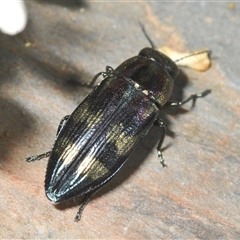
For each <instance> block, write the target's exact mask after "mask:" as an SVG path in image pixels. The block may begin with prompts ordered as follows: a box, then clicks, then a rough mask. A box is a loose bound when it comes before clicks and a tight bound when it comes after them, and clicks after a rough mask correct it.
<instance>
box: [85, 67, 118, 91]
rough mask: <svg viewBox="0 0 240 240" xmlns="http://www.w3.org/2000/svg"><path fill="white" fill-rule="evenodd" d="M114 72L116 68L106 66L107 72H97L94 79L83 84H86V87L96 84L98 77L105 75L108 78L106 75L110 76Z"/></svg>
mask: <svg viewBox="0 0 240 240" xmlns="http://www.w3.org/2000/svg"><path fill="white" fill-rule="evenodd" d="M113 73H114V69H113V68H112V67H110V66H106V71H105V72H100V73H98V74H96V75H95V76H94V77H93V79H92V81H91V82H89V83H86V84H83V86H86V87H93V86H94V83H95V82H96V80H97V79H98V77H99V76H101V75H102V76H103V78H106V77H110V76H112V75H113Z"/></svg>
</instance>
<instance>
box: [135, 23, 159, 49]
mask: <svg viewBox="0 0 240 240" xmlns="http://www.w3.org/2000/svg"><path fill="white" fill-rule="evenodd" d="M139 24H140V27H141V28H142V31H143V34H144V35H145V37H146V38H147V40H148V41H149V43H150V45H151V47H152V49H156V47H155V45H154V43H153V41H152V40H151V38H150V37H149V36H148V34H147V32H146V30H145V28H144V26H143V25H142V23H141V22H140V21H139Z"/></svg>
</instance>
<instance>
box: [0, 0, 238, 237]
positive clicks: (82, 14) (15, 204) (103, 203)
mask: <svg viewBox="0 0 240 240" xmlns="http://www.w3.org/2000/svg"><path fill="white" fill-rule="evenodd" d="M26 5H27V9H28V13H29V21H28V24H27V28H26V29H25V30H24V32H22V33H20V34H18V35H17V36H12V37H10V36H7V35H4V34H1V33H0V156H1V158H0V188H1V196H0V219H1V221H0V226H1V227H0V237H2V238H38V239H41V238H42V239H46V238H92V239H97V238H105V239H106V238H109V239H110V238H111V239H113V238H123V239H124V238H125V239H127V238H128V239H159V238H161V239H166V238H168V239H169V238H182V239H189V238H199V239H217V238H218V239H227V238H228V239H234V238H235V239H237V238H240V227H239V222H240V215H239V213H240V207H239V206H240V189H239V185H240V179H239V176H240V160H239V156H240V150H239V135H240V120H239V113H240V84H239V74H240V71H239V70H240V65H239V63H240V62H239V55H240V52H239V39H240V31H239V29H240V4H239V3H236V5H235V8H230V7H229V5H228V3H226V2H225V3H217V2H215V3H207V2H201V1H198V2H191V3H183V2H174V3H164V2H162V3H161V2H139V3H133V2H111V3H107V2H105V3H104V2H64V1H59V2H57V1H51V2H50V1H26ZM139 20H140V21H141V22H142V23H143V24H144V25H145V28H146V29H147V32H148V34H149V35H150V36H151V38H152V40H153V41H154V42H155V44H156V45H157V46H162V45H166V46H169V47H172V48H174V49H176V50H180V51H186V50H189V51H193V50H196V49H203V48H208V49H211V50H212V67H211V68H210V69H209V70H208V71H206V72H196V71H194V70H189V69H182V70H181V73H180V77H179V78H178V79H177V80H176V85H175V89H174V94H173V98H174V99H177V100H181V99H183V98H184V97H187V96H189V95H190V94H192V93H198V92H201V91H203V90H205V89H212V94H211V95H209V96H207V97H206V98H203V99H199V100H198V101H197V103H196V106H195V108H194V109H191V104H188V105H186V106H184V107H183V108H181V109H179V110H177V111H172V110H171V111H168V112H163V113H162V118H163V119H164V121H165V122H166V125H167V127H168V136H167V137H166V140H165V142H164V145H163V146H164V147H167V148H166V149H165V151H164V153H163V154H164V158H165V160H166V162H167V164H168V168H166V169H163V168H162V167H161V165H160V163H159V161H158V159H157V156H156V150H155V148H156V145H157V141H158V134H157V133H158V131H157V130H158V129H156V128H153V129H152V130H151V131H150V132H149V134H148V136H147V137H146V138H145V140H144V141H143V143H142V144H141V145H140V146H139V147H138V149H137V150H136V151H135V152H134V154H133V155H132V156H131V157H130V159H129V162H128V163H127V164H126V165H125V167H124V168H123V169H122V171H121V172H120V173H119V174H118V175H117V176H116V178H114V180H113V181H112V182H110V183H109V184H108V185H107V186H106V187H104V188H103V189H102V190H100V191H99V192H98V193H97V194H96V195H95V196H94V197H93V199H92V200H91V201H90V203H89V204H88V205H87V207H86V209H85V211H84V212H83V217H82V220H81V222H80V223H75V222H74V221H73V219H74V217H75V214H76V212H77V210H78V204H77V201H75V202H73V201H69V202H67V203H63V204H60V205H57V206H54V205H53V204H51V203H50V202H49V201H48V200H47V198H46V197H45V193H44V188H43V186H44V176H45V170H46V164H47V160H42V161H40V162H36V163H31V164H29V163H26V162H25V161H24V159H25V157H27V156H31V155H34V154H38V153H42V152H45V151H48V150H49V149H50V148H51V146H52V143H53V141H54V139H55V134H56V130H57V126H58V124H59V121H60V120H61V118H62V117H63V116H65V115H67V114H70V113H71V112H72V111H73V110H74V108H75V107H76V106H77V105H78V104H79V103H80V102H81V101H82V100H83V99H84V98H85V97H86V96H87V95H88V94H89V93H90V91H91V89H87V88H83V87H81V86H80V85H79V84H78V82H88V81H90V80H91V79H92V77H93V76H94V75H95V74H96V73H98V72H100V71H103V70H104V69H105V66H106V65H110V66H112V67H113V68H116V67H117V66H118V65H119V64H120V63H121V62H123V61H124V60H125V59H127V58H129V57H132V56H135V55H136V54H138V52H139V51H140V49H142V48H144V47H146V46H149V43H148V42H147V40H146V38H145V37H144V35H143V33H142V31H141V29H140V27H139V24H138V21H139ZM29 42H30V43H31V46H30V47H27V45H26V43H29ZM167 113H168V114H167Z"/></svg>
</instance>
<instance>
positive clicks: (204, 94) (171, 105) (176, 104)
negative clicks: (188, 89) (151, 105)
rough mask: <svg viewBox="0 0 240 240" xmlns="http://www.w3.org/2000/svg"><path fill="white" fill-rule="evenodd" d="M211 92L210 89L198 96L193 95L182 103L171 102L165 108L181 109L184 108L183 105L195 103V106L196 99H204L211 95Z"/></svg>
mask: <svg viewBox="0 0 240 240" xmlns="http://www.w3.org/2000/svg"><path fill="white" fill-rule="evenodd" d="M210 92H211V90H210V89H207V90H205V91H204V92H202V93H197V94H192V95H191V96H190V97H188V98H187V99H185V100H183V101H182V102H175V101H174V102H173V101H169V102H167V103H166V104H165V106H164V108H170V107H179V106H182V105H183V104H185V103H187V102H190V101H193V104H192V106H194V105H195V102H196V99H197V98H202V97H205V96H207V95H208V94H209V93H210Z"/></svg>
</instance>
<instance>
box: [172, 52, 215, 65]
mask: <svg viewBox="0 0 240 240" xmlns="http://www.w3.org/2000/svg"><path fill="white" fill-rule="evenodd" d="M203 53H208V55H209V54H210V53H211V51H209V50H204V51H201V52H195V53H192V54H190V55H187V56H185V57H181V58H179V59H177V60H175V61H174V62H175V63H176V62H179V61H181V60H183V59H185V58H188V57H192V56H195V55H199V54H203Z"/></svg>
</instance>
